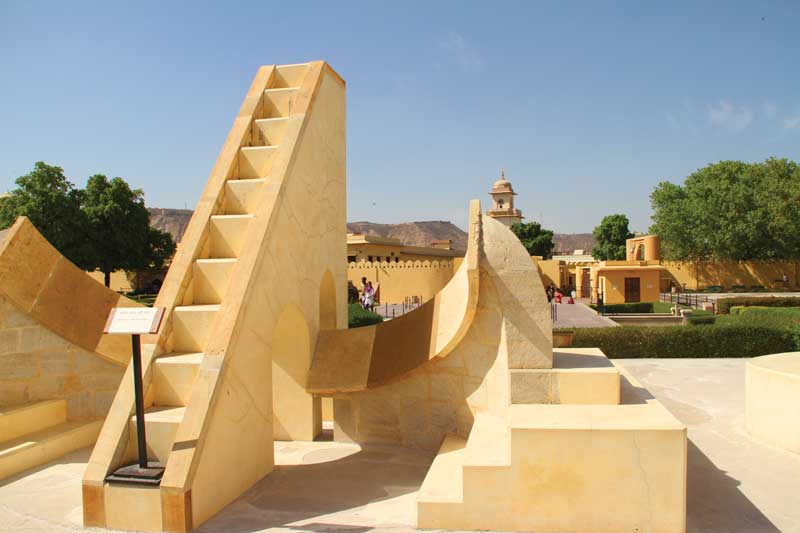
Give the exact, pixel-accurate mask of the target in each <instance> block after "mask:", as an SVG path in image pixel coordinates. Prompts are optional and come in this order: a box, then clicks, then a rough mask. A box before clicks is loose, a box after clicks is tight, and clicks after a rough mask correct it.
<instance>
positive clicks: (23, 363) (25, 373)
mask: <svg viewBox="0 0 800 533" xmlns="http://www.w3.org/2000/svg"><path fill="white" fill-rule="evenodd" d="M38 375H39V358H38V356H37V355H36V354H31V353H12V354H6V355H2V356H0V380H8V381H13V380H23V379H30V378H34V377H36V376H38Z"/></svg>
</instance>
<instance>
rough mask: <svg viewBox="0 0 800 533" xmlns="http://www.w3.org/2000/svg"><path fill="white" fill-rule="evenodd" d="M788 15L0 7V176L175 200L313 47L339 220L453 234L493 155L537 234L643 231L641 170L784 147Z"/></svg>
mask: <svg viewBox="0 0 800 533" xmlns="http://www.w3.org/2000/svg"><path fill="white" fill-rule="evenodd" d="M434 4H435V5H434ZM645 4H648V5H645ZM734 4H739V5H738V6H734ZM798 28H800V3H798V2H792V1H779V0H775V1H770V2H752V3H750V4H749V5H745V3H744V2H736V3H734V2H698V1H692V2H685V3H673V2H658V3H656V2H648V3H645V2H608V3H605V4H601V3H599V2H586V3H572V2H570V3H564V2H552V3H544V2H513V3H512V2H508V3H500V2H436V3H434V2H419V3H411V2H364V3H360V4H357V3H348V2H330V1H328V2H320V3H316V2H310V1H307V2H264V1H261V2H251V3H248V2H213V3H212V2H207V3H206V2H186V3H181V2H176V1H170V2H107V1H104V2H92V3H87V2H77V1H70V2H61V1H60V2H35V1H19V2H11V1H8V0H3V1H2V2H0V50H1V51H2V52H1V53H0V190H6V189H10V188H12V187H13V180H14V179H15V178H16V177H17V176H19V175H21V174H24V173H26V172H28V171H29V170H30V169H31V167H32V166H33V163H34V162H35V161H38V160H44V161H46V162H48V163H50V164H57V165H60V166H62V167H64V169H65V171H66V173H67V175H68V176H69V178H70V179H71V180H72V181H73V182H74V183H76V184H77V185H79V186H83V185H84V184H85V181H86V178H87V177H88V176H89V175H91V174H94V173H98V172H99V173H105V174H108V175H110V176H122V177H123V178H125V179H126V180H128V181H129V182H130V183H131V184H132V185H133V186H135V187H140V188H142V189H144V191H145V193H146V199H147V204H148V205H149V206H154V207H181V208H182V207H184V206H188V207H189V208H193V207H194V204H195V202H196V201H197V199H198V197H199V194H200V191H201V190H202V188H203V186H204V184H205V181H206V179H207V177H208V174H209V171H210V170H211V167H212V165H213V163H214V161H215V159H216V157H217V154H218V152H219V149H220V147H221V146H222V142H223V140H224V139H225V136H226V135H227V133H228V129H229V128H230V126H231V123H232V120H233V117H234V115H235V114H236V112H237V110H238V108H239V105H240V104H241V100H242V98H243V96H244V94H245V92H246V90H247V88H248V86H249V84H250V81H251V79H252V77H253V75H254V74H255V72H256V69H257V67H258V66H259V65H262V64H273V63H277V64H281V63H296V62H303V61H308V60H314V59H325V60H327V61H328V62H330V63H331V65H332V66H333V67H334V68H335V69H336V70H337V71H338V72H339V73H340V74H341V75H342V76H343V77H344V78H345V79H346V80H347V84H348V102H347V106H348V125H347V127H348V176H347V177H348V220H351V221H356V220H370V221H373V222H402V221H411V220H452V221H454V222H455V223H457V224H459V225H461V226H462V227H463V225H464V223H465V220H466V210H467V202H468V200H469V199H470V198H476V197H477V198H480V199H481V201H482V202H483V203H484V206H486V204H487V203H488V201H489V197H488V195H487V192H488V189H489V187H490V185H491V183H492V182H493V180H494V179H496V177H497V174H498V172H499V170H500V169H501V168H504V169H505V171H506V175H507V177H508V178H509V179H510V180H511V181H512V183H513V184H514V187H515V189H516V191H517V192H518V193H519V196H518V204H519V205H518V207H520V208H521V209H522V210H523V212H524V214H525V215H526V217H527V218H528V219H533V220H538V221H542V220H543V222H544V224H545V226H546V227H548V228H551V229H553V230H555V231H557V232H581V231H591V229H592V227H594V226H595V225H596V224H597V223H598V222H599V220H600V218H601V217H602V216H603V215H606V214H610V213H618V212H620V213H625V214H627V215H628V216H629V217H630V219H631V222H632V224H631V226H632V229H635V230H646V229H647V226H648V225H649V223H650V206H649V198H648V195H649V193H650V191H651V190H652V188H653V186H654V185H655V184H656V183H658V182H659V181H661V180H664V179H667V180H670V181H676V182H680V181H682V180H683V178H684V177H685V176H686V175H687V174H689V173H691V172H692V171H694V170H695V169H697V168H700V167H702V166H705V165H706V164H707V163H709V162H712V161H718V160H720V159H743V160H748V161H758V160H763V159H765V158H767V157H769V156H777V157H789V158H791V159H794V160H800V69H799V68H798V66H800V31H798Z"/></svg>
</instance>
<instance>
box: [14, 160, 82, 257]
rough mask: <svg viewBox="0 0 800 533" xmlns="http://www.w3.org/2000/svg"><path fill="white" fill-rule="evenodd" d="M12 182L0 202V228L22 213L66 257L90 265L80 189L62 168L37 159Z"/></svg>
mask: <svg viewBox="0 0 800 533" xmlns="http://www.w3.org/2000/svg"><path fill="white" fill-rule="evenodd" d="M16 184H17V188H16V189H14V190H12V191H11V194H10V196H8V197H6V198H4V200H3V202H2V203H1V204H0V229H5V228H8V227H9V226H11V225H12V224H13V223H14V221H15V220H16V219H17V217H19V216H26V217H28V218H29V219H30V221H31V222H32V223H33V225H34V226H36V229H38V230H39V232H40V233H41V234H42V235H43V236H44V238H46V239H47V240H48V241H49V242H50V243H51V244H52V245H53V246H55V247H56V248H57V249H58V250H59V251H60V252H61V253H62V254H64V256H66V257H67V259H69V260H70V261H72V262H73V263H75V264H76V265H78V266H79V267H81V268H84V269H91V268H92V267H93V266H92V255H93V251H92V243H91V241H90V239H89V238H88V235H87V225H86V216H85V215H84V213H83V212H82V211H81V196H82V195H81V191H80V190H78V189H75V186H74V185H73V184H72V183H70V182H69V181H68V180H67V178H66V176H64V170H63V169H62V168H61V167H56V166H51V165H47V164H45V163H43V162H42V161H39V162H38V163H36V164H35V165H34V167H33V170H32V171H31V172H29V173H28V174H25V175H24V176H20V177H19V178H17V180H16Z"/></svg>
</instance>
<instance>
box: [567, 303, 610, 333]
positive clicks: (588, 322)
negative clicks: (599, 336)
mask: <svg viewBox="0 0 800 533" xmlns="http://www.w3.org/2000/svg"><path fill="white" fill-rule="evenodd" d="M556 307H557V308H558V319H557V320H556V321H554V322H553V327H554V328H613V327H616V326H619V324H617V323H616V322H614V321H613V320H611V319H610V318H606V317H604V316H600V315H598V314H597V313H595V312H594V311H593V310H592V309H591V308H590V307H588V306H586V305H585V304H582V303H575V304H556Z"/></svg>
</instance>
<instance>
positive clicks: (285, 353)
mask: <svg viewBox="0 0 800 533" xmlns="http://www.w3.org/2000/svg"><path fill="white" fill-rule="evenodd" d="M311 348H312V347H311V336H310V334H309V328H308V323H307V322H306V319H305V316H303V313H302V311H301V310H300V308H299V307H297V306H296V305H294V304H290V305H288V306H286V307H285V308H284V310H283V311H282V312H281V315H280V317H279V318H278V322H277V323H276V324H275V329H274V330H273V334H272V412H273V414H272V416H273V428H274V438H275V440H314V438H315V437H316V436H317V435H318V434H319V432H320V431H321V430H322V418H321V413H320V400H319V398H314V396H313V395H312V394H309V393H308V392H306V380H307V379H308V369H309V368H310V367H311V357H312V353H311Z"/></svg>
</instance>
